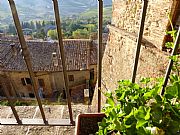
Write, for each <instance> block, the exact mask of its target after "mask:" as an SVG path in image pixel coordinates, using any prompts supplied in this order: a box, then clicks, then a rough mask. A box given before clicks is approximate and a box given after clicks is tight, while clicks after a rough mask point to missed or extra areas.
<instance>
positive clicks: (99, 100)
mask: <svg viewBox="0 0 180 135" xmlns="http://www.w3.org/2000/svg"><path fill="white" fill-rule="evenodd" d="M98 1H99V7H98V20H99V24H98V112H100V111H101V73H102V29H103V27H102V25H103V0H98Z"/></svg>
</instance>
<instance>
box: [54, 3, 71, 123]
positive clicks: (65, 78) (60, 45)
mask: <svg viewBox="0 0 180 135" xmlns="http://www.w3.org/2000/svg"><path fill="white" fill-rule="evenodd" d="M52 1H53V4H54V12H55V19H56V26H57V32H58V41H59V54H60V55H61V60H62V67H63V76H64V83H65V89H66V95H67V103H68V109H69V115H70V121H71V123H72V124H73V123H74V121H73V115H72V107H71V98H70V94H69V82H68V76H67V71H66V70H67V68H66V60H65V55H64V46H63V40H62V31H61V22H60V15H59V7H58V1H57V0H52Z"/></svg>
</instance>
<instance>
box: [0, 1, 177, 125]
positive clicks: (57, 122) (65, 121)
mask: <svg viewBox="0 0 180 135" xmlns="http://www.w3.org/2000/svg"><path fill="white" fill-rule="evenodd" d="M8 1H9V5H10V8H11V12H12V16H13V20H14V23H15V27H16V30H17V34H18V37H19V41H20V45H21V49H22V55H23V57H24V60H25V63H26V65H27V68H28V72H29V75H30V78H31V80H32V86H33V90H34V94H35V97H36V99H37V102H38V106H39V109H40V112H41V116H42V119H20V118H19V115H18V113H17V111H16V109H15V106H14V105H13V101H12V99H11V97H10V95H9V93H8V92H7V89H8V88H7V87H6V84H5V82H4V81H3V78H0V81H1V83H2V84H3V85H2V86H3V90H4V93H5V95H6V98H7V100H8V102H9V105H10V107H11V109H12V112H13V114H14V116H15V119H0V125H36V126H47V125H48V126H73V125H75V122H74V120H73V114H72V107H71V98H70V94H69V82H68V76H67V71H66V63H65V54H64V47H63V42H62V31H61V22H60V15H59V7H58V1H57V0H52V1H53V6H54V13H55V20H56V26H57V32H58V42H59V53H60V54H61V60H62V67H63V76H64V84H65V91H66V95H67V104H68V109H69V119H46V116H45V113H44V110H43V107H42V102H41V99H40V97H39V95H38V83H37V79H36V78H35V74H34V72H33V69H32V62H31V57H30V52H29V49H28V46H27V44H26V41H25V38H24V35H23V31H22V27H21V25H20V20H19V17H18V13H17V10H16V6H15V3H14V1H13V0H8ZM98 2H99V6H98V9H99V10H98V16H99V17H98V19H99V24H98V73H97V85H98V112H100V111H101V84H103V80H102V78H101V72H102V25H103V0H98ZM147 6H148V0H143V9H142V13H141V24H140V27H139V33H138V38H137V49H136V56H135V60H134V68H133V69H134V70H133V73H132V82H133V83H134V82H135V79H136V71H137V67H138V61H139V55H140V49H141V42H142V37H143V31H144V22H145V17H146V11H147ZM179 41H180V28H179V30H178V34H177V39H176V42H175V46H174V49H173V52H172V55H175V54H176V53H177V49H178V44H179ZM172 64H173V61H172V60H170V61H169V65H168V68H167V71H166V75H165V79H164V85H163V88H162V94H163V93H164V88H165V87H166V85H167V82H168V77H169V75H170V72H171V69H172ZM0 77H1V76H0Z"/></svg>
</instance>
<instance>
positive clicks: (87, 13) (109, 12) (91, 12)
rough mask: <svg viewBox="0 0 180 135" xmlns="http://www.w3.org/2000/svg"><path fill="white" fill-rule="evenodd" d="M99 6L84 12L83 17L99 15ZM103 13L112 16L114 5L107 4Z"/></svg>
mask: <svg viewBox="0 0 180 135" xmlns="http://www.w3.org/2000/svg"><path fill="white" fill-rule="evenodd" d="M97 12H98V11H97V8H91V9H89V10H87V11H85V12H83V13H81V14H80V16H81V17H93V16H95V15H97ZM103 14H104V16H105V17H106V16H107V17H111V16H112V7H111V6H106V7H104V9H103Z"/></svg>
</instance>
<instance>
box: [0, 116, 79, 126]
mask: <svg viewBox="0 0 180 135" xmlns="http://www.w3.org/2000/svg"><path fill="white" fill-rule="evenodd" d="M0 125H14V126H19V125H23V126H74V125H75V123H73V124H72V123H71V122H70V120H69V119H48V123H46V124H45V123H44V121H43V120H42V119H27V118H23V119H22V123H20V124H17V123H16V120H15V119H6V118H4V119H2V118H1V119H0Z"/></svg>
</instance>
